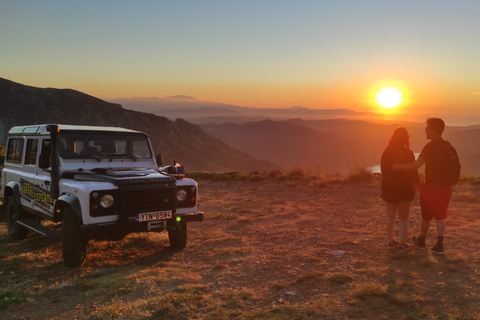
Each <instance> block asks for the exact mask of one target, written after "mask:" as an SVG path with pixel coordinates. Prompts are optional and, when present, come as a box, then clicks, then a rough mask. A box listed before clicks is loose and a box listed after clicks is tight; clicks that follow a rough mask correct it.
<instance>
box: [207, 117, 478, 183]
mask: <svg viewBox="0 0 480 320" xmlns="http://www.w3.org/2000/svg"><path fill="white" fill-rule="evenodd" d="M399 125H402V126H405V127H406V128H407V129H408V131H409V133H410V142H411V148H412V150H413V151H414V152H416V153H420V151H421V150H422V148H423V146H424V145H425V143H427V142H428V140H427V139H426V138H425V132H424V128H425V124H424V123H407V122H386V121H376V122H373V121H360V120H347V119H325V120H302V119H292V120H288V121H271V120H264V121H255V122H248V123H243V124H233V123H225V124H213V123H209V124H201V125H200V126H201V128H202V129H203V130H205V131H206V132H208V133H209V134H211V135H212V136H214V137H216V138H218V139H221V140H222V141H224V142H226V143H227V144H229V145H231V146H232V147H234V148H237V149H239V150H241V151H243V152H247V153H249V154H251V155H253V156H255V157H257V158H260V159H264V160H268V161H271V162H274V163H275V164H277V165H280V166H282V167H286V168H289V167H292V168H296V167H309V168H312V170H314V171H316V170H318V167H319V166H321V168H323V170H324V172H325V173H341V174H348V173H351V172H354V171H355V170H356V169H358V167H370V166H374V165H378V164H379V163H380V157H381V155H382V152H383V149H384V148H385V145H386V143H387V141H388V139H389V138H390V135H391V134H392V132H393V130H394V129H395V128H396V127H398V126H399ZM479 136H480V129H479V128H478V126H472V127H447V128H446V129H445V132H444V138H445V139H446V140H448V141H451V143H452V144H453V145H454V146H455V147H456V149H457V151H458V154H459V157H460V160H461V162H462V174H466V175H480V152H479V151H478V150H480V140H479V139H478V137H479Z"/></svg>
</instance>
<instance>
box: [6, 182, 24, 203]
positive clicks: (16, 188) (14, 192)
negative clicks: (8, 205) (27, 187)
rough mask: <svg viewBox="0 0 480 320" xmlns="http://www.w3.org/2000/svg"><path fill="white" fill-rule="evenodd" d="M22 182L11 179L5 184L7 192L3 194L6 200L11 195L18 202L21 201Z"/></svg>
mask: <svg viewBox="0 0 480 320" xmlns="http://www.w3.org/2000/svg"><path fill="white" fill-rule="evenodd" d="M20 188H21V187H20V183H18V182H16V181H10V182H9V183H7V184H6V185H5V188H4V192H5V194H4V195H3V197H4V199H5V201H6V200H7V199H8V198H10V197H12V196H13V197H15V200H17V203H20Z"/></svg>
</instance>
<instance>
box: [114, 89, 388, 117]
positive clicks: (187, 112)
mask: <svg viewBox="0 0 480 320" xmlns="http://www.w3.org/2000/svg"><path fill="white" fill-rule="evenodd" d="M111 102H113V103H117V104H121V105H122V106H123V107H124V108H127V109H131V110H137V111H142V112H148V113H152V114H155V115H161V116H164V117H167V118H169V119H171V120H174V119H177V118H182V119H185V120H187V121H189V122H191V123H197V124H200V123H217V124H219V123H225V122H233V123H245V122H251V121H261V120H266V119H270V120H287V119H292V118H301V119H332V118H333V119H334V118H342V119H365V118H369V119H383V118H384V116H383V115H380V114H377V113H373V112H356V111H353V110H347V109H308V108H304V107H301V106H295V107H291V108H288V109H284V108H249V107H241V106H235V105H231V104H224V103H217V102H211V101H201V100H197V99H195V98H193V97H189V96H183V95H180V96H171V97H165V98H158V97H151V98H138V97H135V98H125V99H114V100H111Z"/></svg>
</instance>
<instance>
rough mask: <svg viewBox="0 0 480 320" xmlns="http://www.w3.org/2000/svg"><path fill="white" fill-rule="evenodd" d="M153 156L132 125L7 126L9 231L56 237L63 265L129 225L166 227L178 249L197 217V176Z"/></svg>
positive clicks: (199, 214)
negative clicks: (127, 126)
mask: <svg viewBox="0 0 480 320" xmlns="http://www.w3.org/2000/svg"><path fill="white" fill-rule="evenodd" d="M160 159H161V156H160V155H159V156H157V157H155V156H154V154H153V150H152V146H151V144H150V140H149V138H148V136H147V135H146V134H145V133H143V132H139V131H133V130H128V129H123V128H116V127H90V126H72V125H57V124H48V125H31V126H17V127H13V128H11V129H10V131H9V133H8V137H7V145H6V154H5V164H4V169H3V170H2V199H1V200H2V202H4V205H3V206H2V209H6V210H5V211H6V212H5V214H6V216H7V227H8V232H9V235H10V236H11V238H13V239H24V238H26V237H27V236H28V233H29V231H30V230H33V231H36V232H38V233H40V234H43V235H45V236H52V237H59V238H61V240H62V247H63V250H62V251H63V260H64V262H65V265H66V266H67V267H78V266H80V265H82V263H83V261H84V260H85V257H86V252H87V243H88V241H89V240H91V239H95V240H121V239H123V238H124V237H125V236H126V235H127V234H130V233H133V232H145V231H156V232H159V231H162V230H167V231H168V237H169V242H170V246H171V247H173V248H176V249H183V248H184V247H185V246H186V244H187V222H189V221H202V220H203V217H204V214H203V213H202V212H197V198H198V187H197V183H196V182H195V181H194V180H192V179H188V178H185V169H184V167H182V166H179V165H178V164H175V163H174V164H172V165H169V166H165V167H161V168H159V166H158V162H159V161H160ZM160 165H161V164H160ZM46 221H50V222H48V223H46Z"/></svg>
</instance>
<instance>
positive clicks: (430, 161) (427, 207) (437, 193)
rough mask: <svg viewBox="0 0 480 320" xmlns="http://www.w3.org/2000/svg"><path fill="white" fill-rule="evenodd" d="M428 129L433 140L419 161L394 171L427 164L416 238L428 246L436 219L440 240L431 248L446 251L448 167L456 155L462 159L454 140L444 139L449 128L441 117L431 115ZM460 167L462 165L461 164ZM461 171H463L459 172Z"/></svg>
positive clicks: (419, 242) (421, 245) (397, 165)
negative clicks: (451, 144)
mask: <svg viewBox="0 0 480 320" xmlns="http://www.w3.org/2000/svg"><path fill="white" fill-rule="evenodd" d="M426 123H427V127H426V128H425V134H426V138H427V139H429V140H431V141H430V142H428V143H427V144H426V145H425V146H424V147H423V149H422V152H421V153H420V155H419V156H418V158H417V160H416V161H414V162H410V163H407V164H394V165H392V167H391V168H392V169H393V170H412V169H418V168H419V167H420V166H422V165H423V164H425V181H424V183H423V185H422V186H421V187H420V207H421V212H422V220H421V222H420V235H419V236H418V237H415V236H414V237H412V241H413V243H414V244H415V245H416V246H417V247H419V248H421V249H425V238H426V237H427V233H428V230H429V228H430V221H431V220H432V219H433V218H435V223H436V231H437V243H436V244H435V246H433V247H432V248H431V251H432V253H436V254H445V252H444V250H443V239H444V235H445V219H447V207H448V205H449V203H450V198H451V196H452V184H454V183H455V182H451V181H448V179H446V178H445V172H447V171H448V170H447V169H446V167H445V163H447V162H448V161H450V160H449V158H452V157H453V158H455V157H457V158H456V159H454V160H456V162H457V163H459V162H458V156H457V154H456V151H455V149H453V147H451V146H450V143H448V142H447V141H444V140H443V139H442V133H443V130H444V129H445V123H444V122H443V120H442V119H439V118H428V119H427V121H426ZM446 148H450V150H451V149H453V151H452V152H453V155H452V153H450V154H449V153H448V152H445V150H446ZM458 170H459V164H458ZM458 174H459V171H458Z"/></svg>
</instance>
